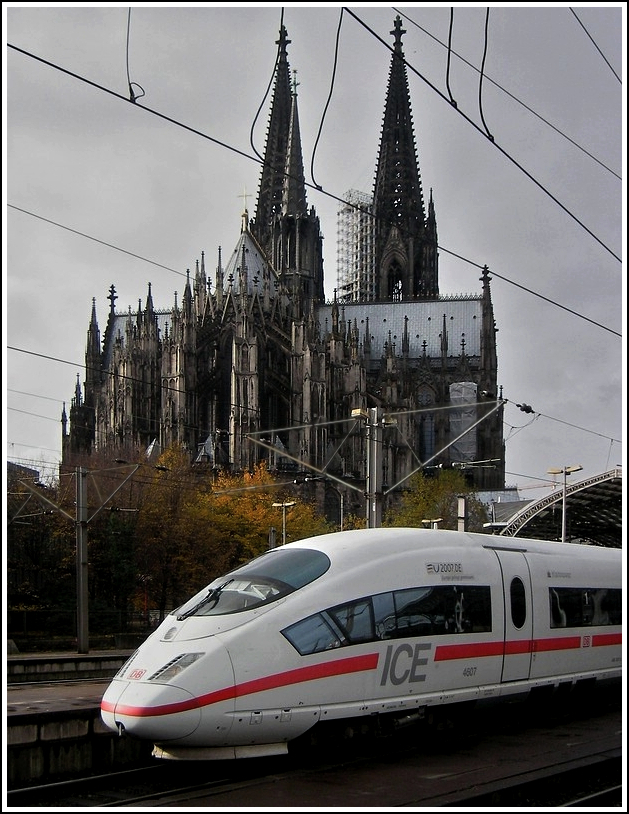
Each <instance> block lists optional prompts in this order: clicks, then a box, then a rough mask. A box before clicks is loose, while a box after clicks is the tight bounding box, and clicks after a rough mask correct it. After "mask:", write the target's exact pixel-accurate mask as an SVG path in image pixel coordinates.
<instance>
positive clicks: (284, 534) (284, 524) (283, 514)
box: [282, 503, 286, 545]
mask: <svg viewBox="0 0 629 814" xmlns="http://www.w3.org/2000/svg"><path fill="white" fill-rule="evenodd" d="M282 545H286V504H285V503H283V504H282Z"/></svg>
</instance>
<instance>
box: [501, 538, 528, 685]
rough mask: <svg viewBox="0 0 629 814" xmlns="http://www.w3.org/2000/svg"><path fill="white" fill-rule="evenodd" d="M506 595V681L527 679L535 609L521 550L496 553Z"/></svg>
mask: <svg viewBox="0 0 629 814" xmlns="http://www.w3.org/2000/svg"><path fill="white" fill-rule="evenodd" d="M496 554H497V556H498V560H499V561H500V570H501V572H502V584H503V588H504V591H503V595H504V621H505V624H504V656H503V659H502V681H518V680H522V679H527V678H528V677H529V671H530V669H531V655H532V642H533V608H532V593H531V574H530V572H529V564H528V562H527V560H526V557H525V556H524V554H523V553H522V552H521V551H498V550H497V551H496Z"/></svg>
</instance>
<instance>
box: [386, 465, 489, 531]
mask: <svg viewBox="0 0 629 814" xmlns="http://www.w3.org/2000/svg"><path fill="white" fill-rule="evenodd" d="M459 496H464V497H465V499H466V503H467V529H468V530H469V531H483V523H484V522H485V521H486V520H487V513H486V510H485V507H484V506H483V504H482V503H481V501H480V500H478V498H477V497H476V496H475V494H474V492H473V490H472V488H471V487H470V486H469V484H468V483H467V481H466V479H465V476H464V475H463V473H462V472H460V471H458V470H456V469H442V470H439V474H438V475H436V476H431V475H426V473H425V472H423V471H420V472H417V473H416V474H415V475H413V476H412V477H411V478H409V482H408V489H407V490H406V491H405V492H404V493H403V496H402V498H401V499H400V501H399V503H398V504H397V505H396V506H395V507H392V508H391V509H390V510H389V511H388V512H387V515H386V517H385V519H384V522H383V525H385V526H410V527H415V528H421V527H422V523H423V521H424V520H434V519H437V518H440V520H439V528H443V529H452V530H456V529H457V528H458V512H459V509H458V498H459Z"/></svg>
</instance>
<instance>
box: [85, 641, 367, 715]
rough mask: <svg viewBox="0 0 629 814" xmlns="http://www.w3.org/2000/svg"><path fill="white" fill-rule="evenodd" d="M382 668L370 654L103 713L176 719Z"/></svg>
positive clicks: (111, 706) (108, 706)
mask: <svg viewBox="0 0 629 814" xmlns="http://www.w3.org/2000/svg"><path fill="white" fill-rule="evenodd" d="M377 666H378V653H368V654H366V655H364V656H353V657H351V658H347V659H337V660H336V661H327V662H322V663H321V664H313V665H310V666H309V667H299V668H298V669H296V670H287V671H286V672H284V673H277V674H275V675H270V676H264V677H263V678H256V679H254V680H253V681H246V682H245V683H244V684H238V685H237V686H233V687H225V688H224V689H222V690H216V691H215V692H210V693H207V694H206V695H201V696H199V697H198V698H190V699H189V700H186V701H178V702H176V703H173V704H161V705H160V706H154V707H136V706H131V705H125V704H116V703H112V702H110V701H102V702H101V709H102V710H103V711H104V712H115V713H116V714H117V715H129V716H132V717H134V718H146V717H155V716H159V715H173V714H176V713H181V712H187V711H189V710H192V709H198V708H199V707H206V706H210V704H216V703H218V702H219V701H227V700H229V699H230V698H238V697H240V696H244V695H250V694H251V693H256V692H263V691H264V690H272V689H277V688H278V687H285V686H289V685H291V684H301V683H302V682H304V681H314V680H316V679H318V678H329V677H330V676H336V675H349V674H352V673H359V672H363V671H364V670H375V669H376V667H377Z"/></svg>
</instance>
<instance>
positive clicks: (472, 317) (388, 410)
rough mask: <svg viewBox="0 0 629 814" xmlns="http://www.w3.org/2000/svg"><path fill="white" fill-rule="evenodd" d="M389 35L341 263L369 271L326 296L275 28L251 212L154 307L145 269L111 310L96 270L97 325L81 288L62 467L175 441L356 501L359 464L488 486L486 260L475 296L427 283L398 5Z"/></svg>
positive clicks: (490, 376) (434, 254) (492, 332)
mask: <svg viewBox="0 0 629 814" xmlns="http://www.w3.org/2000/svg"><path fill="white" fill-rule="evenodd" d="M391 33H392V35H393V38H394V45H393V48H392V58H391V66H390V73H389V83H388V88H387V95H386V100H385V112H384V118H383V125H382V134H381V140H380V149H379V155H378V158H377V168H376V176H375V183H374V190H373V199H372V203H371V205H370V207H369V217H370V218H371V219H372V223H373V251H371V252H370V259H369V263H370V268H368V269H360V270H359V272H357V274H359V277H358V276H357V280H358V279H364V280H368V285H361V284H358V285H354V286H352V287H351V288H352V291H353V295H352V297H351V298H349V297H343V296H342V292H341V296H337V295H335V297H334V299H333V301H332V302H326V300H325V295H324V277H323V248H322V245H323V238H322V234H321V230H320V223H319V219H318V217H317V214H316V211H315V209H314V207H312V206H310V207H309V206H308V204H307V200H306V184H305V180H304V170H303V159H302V149H301V138H300V131H299V117H298V109H297V93H296V83H293V81H292V78H291V71H290V67H289V63H288V56H287V45H288V43H289V40H288V37H287V32H286V30H285V29H284V28H282V30H281V31H280V35H279V39H278V41H277V46H278V58H277V63H276V70H275V77H274V91H273V98H272V102H271V111H270V116H269V124H268V130H267V137H266V145H265V155H264V162H263V165H262V171H261V176H260V185H259V190H258V197H257V202H256V211H255V217H254V218H252V219H250V218H249V213H248V212H247V211H245V212H244V213H243V216H242V223H241V231H240V237H239V239H238V241H237V244H236V247H235V249H234V251H233V253H232V254H231V256H230V258H229V260H228V261H227V262H226V263H225V264H224V262H223V258H222V255H221V251H220V249H219V252H218V261H217V264H216V267H215V269H214V271H213V272H209V270H208V269H207V267H206V258H205V255H204V254H202V255H201V258H200V260H197V261H196V268H195V269H194V271H193V272H192V273H189V274H188V278H187V280H186V284H185V287H184V291H183V295H182V298H181V302H177V301H175V303H174V305H173V306H172V307H170V308H168V309H158V308H156V307H155V304H154V302H153V292H152V290H151V286H150V284H149V286H148V290H147V292H146V294H145V299H144V302H143V304H142V301H140V302H139V303H138V307H137V309H133V310H132V309H131V308H130V307H129V308H128V309H127V310H126V311H124V310H122V311H120V310H118V309H117V308H116V299H117V296H116V292H115V288H114V286H113V285H112V286H111V287H110V289H109V300H110V308H109V314H108V319H107V324H106V327H105V330H104V333H103V335H102V337H101V332H100V328H99V325H98V322H97V319H96V306H95V302H93V305H92V314H91V319H90V323H89V327H88V332H87V349H86V355H85V363H86V375H85V381H84V382H83V384H82V385H81V383H80V382H79V381H78V380H77V383H76V388H75V394H74V397H73V399H72V401H71V406H70V411H69V419H68V416H67V414H66V411H65V407H64V411H63V416H62V436H63V438H62V443H63V447H62V449H63V452H62V457H63V460H62V465H63V466H72V465H73V461H74V460H79V456H83V457H82V460H85V455H89V454H92V453H94V452H96V451H99V452H101V453H103V454H104V455H105V456H106V457H110V458H111V459H115V458H124V459H126V460H137V459H139V457H140V456H146V455H150V454H151V451H152V450H156V449H165V448H166V447H168V446H169V445H171V444H174V443H179V444H181V445H182V446H183V447H184V448H186V449H187V450H188V451H189V454H190V457H191V461H196V462H198V463H199V464H204V465H207V466H209V467H225V468H228V469H230V470H231V471H234V472H237V471H245V470H249V469H251V468H252V467H253V466H255V465H256V464H257V463H259V462H260V461H263V460H264V461H267V463H268V465H269V467H270V468H272V469H277V470H280V471H284V472H288V473H292V474H293V475H294V476H295V480H298V481H299V480H300V479H301V481H302V482H303V481H304V480H305V479H306V478H308V480H313V479H315V480H318V481H320V482H325V480H326V478H327V479H328V481H327V482H328V484H332V485H333V488H334V490H335V491H336V492H337V493H338V494H343V493H345V494H346V496H347V499H348V503H346V506H347V507H348V508H353V509H356V510H357V511H359V510H360V503H361V501H362V502H363V506H364V500H365V495H366V494H367V493H368V492H369V488H368V484H369V478H370V471H371V473H372V475H371V477H372V478H376V480H377V483H378V485H379V486H378V488H379V489H380V491H381V492H382V493H384V494H388V493H391V494H392V495H395V493H396V491H397V490H399V489H401V488H404V484H405V482H406V480H407V479H408V477H409V475H410V474H412V473H413V472H414V471H417V470H418V469H421V468H428V467H430V468H433V467H438V466H458V467H461V468H463V469H464V470H465V472H466V474H467V476H468V478H469V480H470V481H471V483H472V484H473V485H474V486H475V488H477V489H479V490H480V489H483V490H485V489H501V488H503V487H504V442H503V432H502V406H501V400H500V398H499V397H498V385H497V351H496V332H497V329H496V326H495V322H494V314H493V306H492V301H491V290H490V276H489V272H488V270H487V269H484V270H483V273H482V276H481V280H480V281H481V291H480V293H479V294H478V296H468V295H466V296H448V297H442V296H440V294H439V275H438V246H437V223H436V215H435V207H434V203H433V200H432V192H431V194H430V197H429V200H428V202H427V203H426V202H425V200H424V195H423V191H422V185H421V179H420V173H419V167H418V161H417V154H416V148H415V134H414V131H413V124H412V116H411V104H410V94H409V89H408V80H407V73H406V63H405V61H404V56H403V51H402V34H403V33H404V31H403V30H402V27H401V20H400V18H399V17H397V18H396V20H395V24H394V30H393V31H392V32H391ZM374 438H377V444H375V445H374ZM488 461H490V462H491V464H490V465H485V464H486V463H487V462H488ZM481 464H482V465H481ZM374 467H375V469H376V470H377V475H373V471H374ZM374 482H376V481H374V480H372V483H371V486H372V488H373V484H374ZM334 484H336V485H335V486H334ZM345 485H347V489H345ZM342 500H343V498H341V505H343V503H342Z"/></svg>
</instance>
